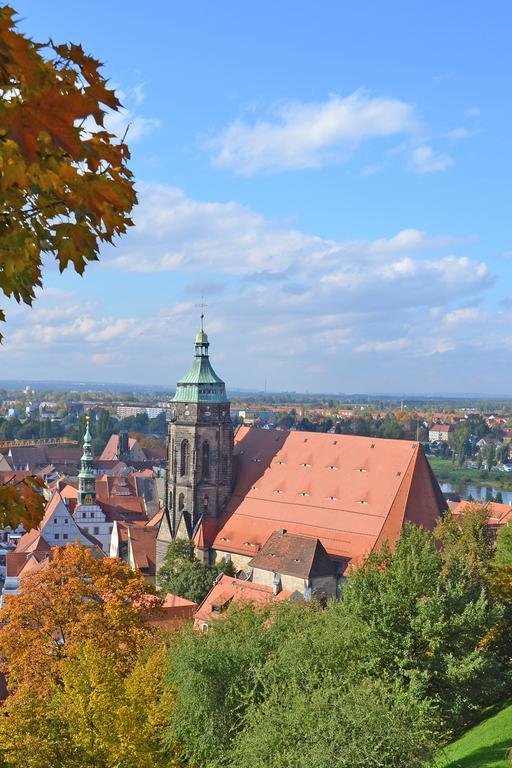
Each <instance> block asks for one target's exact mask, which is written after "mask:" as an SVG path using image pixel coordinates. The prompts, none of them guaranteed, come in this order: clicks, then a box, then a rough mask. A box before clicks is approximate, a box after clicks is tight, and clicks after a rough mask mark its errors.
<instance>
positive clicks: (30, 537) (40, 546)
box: [16, 528, 50, 552]
mask: <svg viewBox="0 0 512 768" xmlns="http://www.w3.org/2000/svg"><path fill="white" fill-rule="evenodd" d="M36 550H37V551H49V550H50V545H49V544H48V542H47V541H46V539H45V538H44V536H42V534H41V531H40V530H39V529H38V528H32V529H31V530H30V531H28V532H27V533H24V534H23V536H22V537H21V539H20V540H19V541H18V544H17V545H16V552H35V551H36Z"/></svg>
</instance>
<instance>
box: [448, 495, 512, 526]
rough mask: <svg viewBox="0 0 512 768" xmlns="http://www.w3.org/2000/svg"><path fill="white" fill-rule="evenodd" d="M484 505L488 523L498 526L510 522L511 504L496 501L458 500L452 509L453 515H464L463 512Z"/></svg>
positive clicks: (511, 519) (511, 520)
mask: <svg viewBox="0 0 512 768" xmlns="http://www.w3.org/2000/svg"><path fill="white" fill-rule="evenodd" d="M482 507H484V508H485V509H487V511H488V513H489V525H494V526H499V527H501V526H502V525H507V524H508V523H510V522H512V505H509V504H498V503H497V502H496V501H488V502H485V503H484V502H481V503H479V502H477V501H460V502H459V503H458V504H457V506H456V507H455V508H454V509H453V510H452V512H453V514H454V515H460V516H464V514H465V513H467V512H469V511H471V510H474V509H482Z"/></svg>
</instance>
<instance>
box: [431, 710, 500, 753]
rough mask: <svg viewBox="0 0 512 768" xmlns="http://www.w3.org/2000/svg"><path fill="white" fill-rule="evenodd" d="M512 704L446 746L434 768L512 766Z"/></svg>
mask: <svg viewBox="0 0 512 768" xmlns="http://www.w3.org/2000/svg"><path fill="white" fill-rule="evenodd" d="M510 748H512V704H509V705H508V706H505V707H504V708H503V709H501V710H500V711H498V712H497V713H496V714H493V715H491V716H490V717H488V718H487V719H486V720H483V721H482V722H481V723H479V724H478V725H476V726H475V727H474V728H472V729H471V730H470V731H468V732H467V733H465V734H464V736H461V738H460V739H458V740H457V741H454V742H453V744H450V745H449V746H448V747H446V749H445V750H443V752H442V753H441V754H440V755H439V757H438V759H437V761H436V762H435V764H434V767H433V768H510V765H511V764H510V763H509V762H508V761H507V756H506V755H507V751H508V750H509V749H510Z"/></svg>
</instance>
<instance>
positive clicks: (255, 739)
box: [228, 672, 438, 768]
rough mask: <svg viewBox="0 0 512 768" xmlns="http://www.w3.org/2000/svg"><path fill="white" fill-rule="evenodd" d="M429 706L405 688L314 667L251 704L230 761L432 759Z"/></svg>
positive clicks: (391, 763)
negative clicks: (302, 679) (349, 679)
mask: <svg viewBox="0 0 512 768" xmlns="http://www.w3.org/2000/svg"><path fill="white" fill-rule="evenodd" d="M435 722H436V721H435V712H434V710H433V708H432V707H431V706H430V704H429V703H428V702H426V701H424V700H421V699H420V698H418V697H416V696H415V695H414V692H413V691H412V690H411V689H404V688H403V687H400V685H396V684H395V685H392V684H391V685H390V684H386V683H385V682H383V681H381V680H371V679H369V680H364V681H362V682H361V683H358V684H356V685H353V686H347V685H346V683H345V681H344V680H343V678H342V677H340V676H338V675H321V676H318V674H315V673H314V672H313V673H312V674H311V675H310V677H309V679H308V681H307V683H306V684H305V685H300V686H299V685H297V684H296V683H294V682H293V683H291V684H290V685H287V684H286V683H285V682H283V684H282V685H280V686H276V687H275V688H273V689H271V690H270V691H269V692H268V694H267V695H266V696H265V698H264V699H263V701H262V702H261V704H259V705H255V706H251V707H249V709H248V711H247V714H246V717H245V720H244V728H243V730H242V731H241V732H240V735H239V736H238V737H237V739H236V741H235V743H234V746H233V750H232V753H231V756H230V758H231V759H230V760H229V761H228V764H229V765H230V766H232V768H239V766H243V765H250V766H251V768H267V766H270V765H272V766H278V768H296V766H301V768H333V767H335V768H420V766H426V765H430V760H431V758H432V756H433V752H434V750H435V747H436V744H437V742H438V734H437V733H436V727H435Z"/></svg>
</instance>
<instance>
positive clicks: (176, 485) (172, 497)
mask: <svg viewBox="0 0 512 768" xmlns="http://www.w3.org/2000/svg"><path fill="white" fill-rule="evenodd" d="M208 348H209V342H208V336H207V335H206V333H205V332H204V330H203V328H202V317H201V330H200V331H199V333H198V334H197V336H196V343H195V356H194V362H193V364H192V367H191V369H190V370H189V372H188V373H187V374H186V375H185V376H184V377H183V378H182V379H181V380H180V381H179V382H178V384H177V387H176V394H175V395H174V398H173V400H172V403H171V408H172V410H171V421H170V423H169V429H168V441H167V493H166V496H167V505H166V509H165V511H164V515H163V518H162V522H161V524H160V528H159V531H158V537H157V568H158V567H159V566H160V565H161V563H162V561H163V559H164V557H165V553H166V551H167V547H168V546H169V544H170V542H171V541H172V540H173V539H174V538H176V537H178V538H189V539H191V538H193V536H194V534H195V532H196V530H197V528H198V526H199V524H200V522H201V521H202V520H203V519H205V518H208V517H219V515H220V514H221V512H222V510H223V509H224V507H225V505H226V503H227V501H228V499H229V496H230V493H231V487H232V477H233V424H232V422H231V416H230V412H229V406H230V404H229V402H228V399H227V395H226V386H225V384H224V382H223V381H222V379H220V378H219V377H218V376H217V374H216V373H215V371H214V370H213V368H212V366H211V363H210V359H209V356H208Z"/></svg>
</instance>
